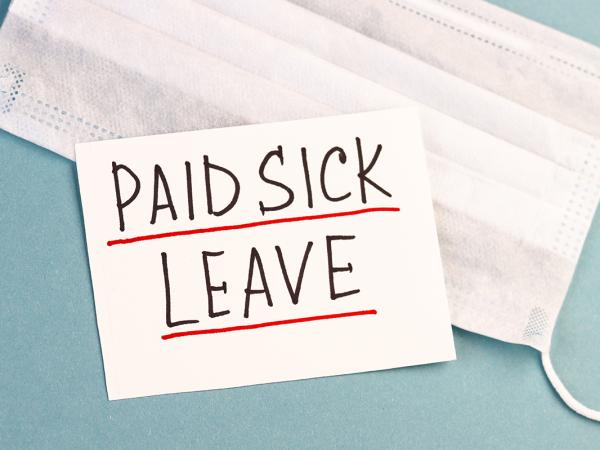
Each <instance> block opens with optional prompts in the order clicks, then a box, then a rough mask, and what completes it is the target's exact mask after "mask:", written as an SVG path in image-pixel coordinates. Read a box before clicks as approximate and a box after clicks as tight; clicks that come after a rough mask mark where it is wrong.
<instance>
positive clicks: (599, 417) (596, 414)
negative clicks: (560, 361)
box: [542, 351, 600, 422]
mask: <svg viewBox="0 0 600 450" xmlns="http://www.w3.org/2000/svg"><path fill="white" fill-rule="evenodd" d="M542 365H543V366H544V372H546V376H547V377H548V380H549V381H550V384H552V387H553V388H554V390H555V391H556V393H557V394H558V396H559V397H560V398H561V399H562V401H563V402H565V404H566V405H567V406H568V407H569V408H571V409H572V410H573V411H575V412H576V413H577V414H580V415H582V416H583V417H586V418H588V419H590V420H595V421H597V422H600V411H597V410H595V409H592V408H588V407H587V406H585V405H583V404H581V403H580V402H579V401H577V400H576V399H575V398H574V397H573V396H572V395H571V393H570V392H569V391H568V389H567V388H566V387H565V385H564V384H563V383H562V381H560V378H558V375H557V374H556V371H555V370H554V367H553V366H552V361H551V360H550V352H549V351H548V352H545V353H542Z"/></svg>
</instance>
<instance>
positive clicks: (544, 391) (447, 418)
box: [0, 0, 600, 449]
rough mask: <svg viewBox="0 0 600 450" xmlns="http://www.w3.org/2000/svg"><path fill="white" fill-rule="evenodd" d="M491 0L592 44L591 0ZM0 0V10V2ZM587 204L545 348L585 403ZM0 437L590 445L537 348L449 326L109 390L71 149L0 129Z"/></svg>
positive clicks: (2, 440)
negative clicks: (382, 366) (338, 360)
mask: <svg viewBox="0 0 600 450" xmlns="http://www.w3.org/2000/svg"><path fill="white" fill-rule="evenodd" d="M495 3H497V4H499V5H501V6H505V7H507V8H510V9H512V10H514V11H515V12H518V13H521V14H523V15H526V16H529V17H530V18H533V19H535V20H538V21H540V22H544V23H547V24H548V25H551V26H554V27H556V28H558V29H561V30H562V31H565V32H569V33H571V34H573V35H575V36H577V37H580V38H582V39H586V40H588V41H590V42H592V43H594V44H596V45H600V31H599V30H600V28H599V27H598V21H599V19H600V6H598V5H597V2H596V1H595V0H589V1H580V2H575V3H574V2H571V1H568V0H552V1H546V2H538V1H534V0H529V1H516V0H515V1H511V0H503V1H499V0H498V1H496V2H495ZM6 5H7V2H6V0H3V1H2V7H3V9H4V10H5V9H6ZM599 268H600V214H599V213H597V214H596V218H595V220H594V224H593V225H592V228H591V231H590V234H589V236H588V239H587V243H586V245H585V248H584V251H583V255H582V257H581V260H580V263H579V266H578V269H577V272H576V274H575V277H574V280H573V283H572V286H571V289H570V291H569V294H568V297H567V299H566V302H565V305H564V307H563V311H562V313H561V315H560V318H559V321H558V324H557V327H556V331H555V335H554V347H553V352H552V354H553V358H554V362H555V366H556V369H557V371H558V373H559V374H560V376H561V377H562V378H563V380H564V382H565V384H566V385H567V386H568V387H569V388H570V389H571V391H572V392H573V394H574V395H575V396H576V397H579V398H581V399H585V402H586V403H588V405H589V406H592V407H595V408H600V295H599V293H600V269H599ZM0 320H1V321H2V323H1V325H0V448H5V449H6V448H27V447H34V448H90V447H103V448H113V447H114V448H124V447H127V448H129V447H137V448H154V447H162V448H187V447H211V448H216V447H227V448H232V447H234V448H238V447H245V448H264V447H271V446H276V447H295V448H298V447H302V448H314V447H371V448H374V447H378V448H398V447H400V446H405V447H410V448H458V447H460V448H538V447H543V448H573V447H578V448H592V447H596V448H598V447H600V425H599V424H597V423H593V422H591V421H588V420H586V419H583V418H581V417H579V416H577V415H575V414H574V413H572V412H571V411H570V410H568V409H567V408H566V407H565V406H563V404H562V403H561V401H560V399H559V398H558V397H557V396H556V395H555V394H554V392H553V391H552V389H551V387H550V385H549V384H548V382H547V381H546V379H545V376H544V374H543V371H542V368H541V364H540V361H539V354H538V353H537V352H536V351H534V350H532V349H530V348H527V347H523V346H517V345H510V344H506V343H502V342H498V341H494V340H492V339H488V338H485V337H482V336H478V335H474V334H471V333H467V332H465V331H462V330H459V329H454V336H455V340H456V348H457V352H458V358H459V359H458V361H455V362H452V363H444V364H436V365H429V366H421V367H412V368H404V369H397V370H388V371H382V372H375V373H366V374H357V375H348V376H341V377H332V378H323V379H316V380H307V381H297V382H289V383H278V384H271V385H263V386H254V387H247V388H238V389H229V390H221V391H211V392H198V393H189V394H178V395H167V396H159V397H151V398H142V399H133V400H124V401H115V402H109V401H108V400H107V397H106V391H105V386H104V376H103V369H102V360H101V355H100V344H99V341H98V335H97V328H96V321H95V315H94V303H93V297H92V287H91V282H90V277H89V272H88V263H87V256H86V249H85V241H84V230H83V223H82V216H81V207H80V202H79V195H78V192H77V182H76V172H75V165H74V163H73V162H71V161H68V160H66V159H64V158H61V157H59V156H57V155H55V154H54V153H51V152H49V151H47V150H45V149H42V148H39V147H37V146H35V145H33V144H31V143H28V142H26V141H23V140H21V139H18V138H16V137H14V136H11V135H9V134H7V133H5V132H0Z"/></svg>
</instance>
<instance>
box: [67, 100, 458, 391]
mask: <svg viewBox="0 0 600 450" xmlns="http://www.w3.org/2000/svg"><path fill="white" fill-rule="evenodd" d="M76 151H77V170H78V175H79V185H80V190H81V200H82V204H83V212H84V218H85V228H86V237H87V245H88V253H89V259H90V267H91V273H92V281H93V286H94V297H95V303H96V315H97V320H98V329H99V332H100V340H101V344H102V355H103V358H104V370H105V374H106V385H107V389H108V396H109V398H110V399H122V398H129V397H139V396H146V395H155V394H165V393H172V392H184V391H195V390H205V389H218V388H228V387H233V386H243V385H251V384H258V383H269V382H274V381H284V380H297V379H303V378H311V377H321V376H328V375H339V374H347V373H353V372H363V371H372V370H379V369H388V368H394V367H401V366H408V365H414V364H423V363H432V362H439V361H447V360H451V359H454V358H455V354H454V346H453V340H452V331H451V327H450V318H449V313H448V304H447V301H446V297H445V291H444V280H443V275H442V267H441V261H440V255H439V249H438V241H437V237H436V230H435V225H434V218H433V210H432V201H431V196H430V191H429V184H428V179H427V173H426V167H425V154H424V149H423V146H422V143H421V133H420V126H419V118H418V112H417V111H416V110H415V109H395V110H387V111H378V112H371V113H363V114H353V115H344V116H338V117H329V118H321V119H311V120H299V121H293V122H283V123H273V124H264V125H251V126H241V127H232V128H224V129H214V130H204V131H194V132H186V133H176V134H165V135H159V136H148V137H139V138H132V139H120V140H113V141H103V142H94V143H88V144H79V145H78V146H77V149H76Z"/></svg>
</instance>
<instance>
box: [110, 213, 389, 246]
mask: <svg viewBox="0 0 600 450" xmlns="http://www.w3.org/2000/svg"><path fill="white" fill-rule="evenodd" d="M399 211H400V208H365V209H357V210H354V211H342V212H337V213H329V214H315V215H312V216H297V217H283V218H281V219H271V220H261V221H258V222H247V223H240V224H237V225H222V226H219V227H210V228H196V229H194V230H182V231H171V232H168V233H158V234H147V235H144V236H135V237H131V238H126V239H114V240H112V241H108V242H107V243H106V245H108V246H109V247H110V246H112V245H120V244H131V243H133V242H140V241H150V240H152V239H163V238H168V237H175V236H189V235H191V234H202V233H214V232H216V231H229V230H241V229H244V228H254V227H263V226H265V225H275V224H278V223H290V222H302V221H304V220H321V219H333V218H335V217H346V216H357V215H359V214H367V213H375V212H399Z"/></svg>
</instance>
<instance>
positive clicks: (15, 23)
mask: <svg viewBox="0 0 600 450" xmlns="http://www.w3.org/2000/svg"><path fill="white" fill-rule="evenodd" d="M0 64H2V65H0V82H1V85H0V90H1V91H2V92H0V108H1V109H2V114H1V115H0V126H1V127H2V128H4V129H6V130H8V131H10V132H12V133H15V134H17V135H19V136H21V137H24V138H26V139H28V140H30V141H33V142H35V143H37V144H40V145H42V146H45V147H48V148H50V149H52V150H54V151H57V152H59V153H61V154H63V155H65V156H67V157H70V158H72V157H73V147H74V143H76V142H83V141H91V140H98V139H109V138H116V137H121V136H135V135H145V134H156V133H163V132H174V131H183V130H192V129H200V128H207V127H216V126H227V125H233V124H242V123H256V122H265V121H276V120H285V119H297V118H305V117H314V116H322V115H331V114H336V113H343V112H356V111H365V110H371V109H380V108H386V107H391V106H402V105H414V104H418V105H421V106H422V111H423V114H422V115H423V134H424V141H425V146H426V148H427V151H428V164H429V169H430V177H431V184H432V191H433V200H434V206H435V210H436V220H437V225H438V234H439V239H440V246H441V252H442V259H443V263H444V268H445V275H446V283H447V291H448V297H449V301H450V307H451V311H452V319H453V323H454V324H455V325H457V326H459V327H461V328H465V329H467V330H470V331H474V332H477V333H480V334H484V335H487V336H491V337H494V338H497V339H502V340H505V341H508V342H514V343H519V344H526V345H530V346H532V347H534V348H536V349H538V350H539V351H540V352H541V353H542V358H543V362H544V367H545V369H546V372H547V373H548V375H549V377H550V379H551V381H552V383H553V385H554V386H555V387H556V388H557V390H558V391H559V393H560V394H561V396H562V397H563V399H565V401H566V402H567V403H568V404H569V406H571V407H572V408H574V409H576V410H577V411H578V412H580V413H582V414H584V415H586V416H587V417H590V418H593V419H596V420H599V419H600V414H599V413H598V412H596V411H592V410H590V409H587V408H585V407H584V406H583V405H581V404H579V403H578V402H576V401H575V400H574V399H573V398H572V397H571V396H570V395H569V394H568V392H566V390H565V389H564V387H563V386H562V384H561V383H560V380H559V379H558V378H557V377H556V374H555V373H554V370H553V369H552V366H551V363H550V360H549V356H548V355H549V350H550V342H551V337H552V330H553V328H554V324H555V322H556V318H557V315H558V313H559V310H560V307H561V305H562V302H563V300H564V298H565V295H566V291H567V289H568V286H569V283H570V281H571V277H572V275H573V271H574V269H575V264H576V262H577V259H578V257H579V253H580V251H581V247H582V245H583V242H584V239H585V236H586V234H587V231H588V228H589V225H590V222H591V218H592V216H593V213H594V210H595V208H596V205H597V202H598V196H599V192H600V168H599V166H600V153H599V152H600V150H599V149H598V148H597V146H598V145H599V144H598V142H597V140H596V138H595V137H594V136H598V135H600V124H599V123H597V121H594V118H595V117H598V113H599V112H600V90H599V89H597V84H598V83H600V51H598V50H597V49H595V48H592V47H590V46H587V45H585V44H583V43H581V42H578V41H576V40H574V39H571V38H568V37H566V36H563V35H561V34H559V33H556V32H553V31H551V30H549V29H546V28H544V27H542V26H539V25H536V24H533V23H531V22H529V21H527V20H524V19H521V18H518V17H516V16H514V15H512V14H509V13H507V12H504V11H501V10H499V9H497V8H495V7H493V6H491V5H487V4H484V3H480V2H475V1H472V0H452V1H445V0H444V1H443V0H427V1H419V2H418V3H417V2H413V1H405V0H378V1H375V0H360V1H355V2H345V1H342V0H326V1H322V0H321V1H316V0H315V1H313V0H298V1H296V2H285V1H272V0H259V1H255V2H245V1H242V0H240V1H228V2H222V1H218V0H198V1H191V0H180V1H178V2H173V3H169V4H168V5H167V4H165V3H164V2H161V1H160V0H136V1H128V2H122V1H118V0H94V1H83V0H52V1H51V2H50V0H46V1H44V0H41V1H40V2H36V3H35V4H34V3H33V2H29V1H26V0H14V1H13V4H12V5H11V9H10V12H9V15H8V16H7V19H6V20H5V23H4V25H3V26H2V29H1V30H0Z"/></svg>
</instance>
